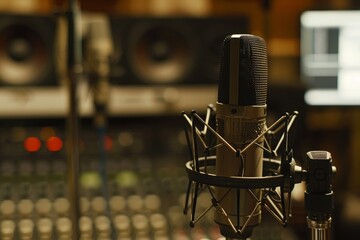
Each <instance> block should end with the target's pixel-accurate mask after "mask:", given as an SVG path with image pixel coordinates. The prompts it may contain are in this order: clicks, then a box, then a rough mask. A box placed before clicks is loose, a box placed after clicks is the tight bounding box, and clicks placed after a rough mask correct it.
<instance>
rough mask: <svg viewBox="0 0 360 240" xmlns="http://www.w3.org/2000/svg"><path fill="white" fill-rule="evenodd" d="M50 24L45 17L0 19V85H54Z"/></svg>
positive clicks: (53, 30) (52, 42) (3, 16)
mask: <svg viewBox="0 0 360 240" xmlns="http://www.w3.org/2000/svg"><path fill="white" fill-rule="evenodd" d="M53 20H54V19H53V18H51V17H47V16H32V15H0V23H1V24H0V85H3V86H17V87H20V86H33V85H37V86H39V85H49V84H51V85H52V84H53V83H56V79H55V69H54V45H55V44H54V32H55V26H56V24H55V21H53Z"/></svg>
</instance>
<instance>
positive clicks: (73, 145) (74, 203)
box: [67, 0, 82, 240]
mask: <svg viewBox="0 0 360 240" xmlns="http://www.w3.org/2000/svg"><path fill="white" fill-rule="evenodd" d="M68 4H69V6H68V7H69V11H68V13H67V19H68V23H67V24H68V77H69V82H68V84H69V85H68V87H69V115H68V123H67V124H68V129H67V130H68V133H67V134H68V145H67V147H68V168H67V169H68V170H67V171H68V172H67V178H68V191H69V200H70V216H71V221H72V239H73V240H77V239H80V238H79V237H80V236H79V218H80V206H79V127H78V120H79V119H78V118H79V116H78V115H79V114H78V99H77V84H78V79H79V74H80V73H81V70H82V69H81V48H80V44H81V42H80V39H79V37H78V31H77V21H78V17H79V16H78V15H79V14H80V10H79V7H78V3H77V1H76V0H69V2H68Z"/></svg>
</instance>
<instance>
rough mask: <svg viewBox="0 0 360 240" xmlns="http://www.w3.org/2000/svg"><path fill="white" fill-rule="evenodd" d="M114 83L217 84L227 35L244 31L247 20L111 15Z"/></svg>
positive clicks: (236, 18)
mask: <svg viewBox="0 0 360 240" xmlns="http://www.w3.org/2000/svg"><path fill="white" fill-rule="evenodd" d="M110 22H111V28H112V34H113V40H114V46H115V51H116V52H115V63H114V65H113V67H112V74H111V75H112V76H111V80H112V83H113V84H119V85H122V84H124V85H182V84H209V83H216V82H217V81H218V77H219V69H220V56H221V47H222V42H223V40H224V38H225V37H226V36H227V35H229V34H234V33H248V32H249V23H248V19H247V17H241V16H240V17H211V18H194V17H182V18H180V17H168V18H163V17H161V18H160V17H159V18H151V17H132V18H120V17H111V18H110Z"/></svg>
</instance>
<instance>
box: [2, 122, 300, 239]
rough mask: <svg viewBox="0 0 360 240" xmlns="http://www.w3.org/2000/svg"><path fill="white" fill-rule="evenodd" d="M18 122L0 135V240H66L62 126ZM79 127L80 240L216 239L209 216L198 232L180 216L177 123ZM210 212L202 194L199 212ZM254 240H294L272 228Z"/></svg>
mask: <svg viewBox="0 0 360 240" xmlns="http://www.w3.org/2000/svg"><path fill="white" fill-rule="evenodd" d="M18 121H19V120H16V121H6V122H5V123H3V126H2V128H1V129H0V131H1V139H0V141H1V145H0V147H1V148H0V150H1V159H2V160H1V170H0V171H1V174H0V175H1V176H0V178H1V181H0V188H1V190H0V192H1V195H0V222H1V223H0V236H1V239H21V240H23V239H42V240H45V239H47V240H49V239H71V234H72V228H73V227H74V226H73V225H72V223H71V220H70V202H69V199H68V185H67V153H66V144H67V143H66V142H67V141H66V131H65V126H66V121H64V120H63V119H62V120H58V119H57V120H51V119H50V120H49V119H43V120H39V119H38V120H28V121H25V122H24V120H21V124H20V123H19V125H18V124H17V122H18ZM80 126H81V127H80V129H81V130H80V166H81V167H80V168H81V169H80V179H79V191H80V193H79V195H80V199H79V206H80V216H81V217H80V219H79V229H80V230H79V231H80V237H81V239H84V240H85V239H142V240H145V239H149V240H150V239H159V240H162V239H174V240H186V239H189V240H192V239H194V240H195V239H196V240H197V239H198V240H200V239H221V235H220V233H219V230H218V226H217V225H216V224H215V223H214V222H213V214H212V213H208V214H207V215H205V217H204V218H202V219H201V220H200V221H199V222H198V223H197V224H196V227H195V228H190V227H189V221H190V217H189V216H187V215H184V213H183V210H184V202H185V191H186V188H187V184H188V179H187V176H186V174H185V167H184V163H185V162H186V161H187V160H188V158H189V156H188V149H187V146H186V140H185V136H184V135H183V128H182V122H181V121H180V117H178V116H170V117H164V116H162V117H142V118H140V117H136V118H135V117H132V118H118V119H111V120H110V122H109V124H108V128H107V129H106V132H105V134H104V135H99V131H98V130H99V129H96V128H95V127H94V126H93V124H92V120H91V119H85V120H82V121H81V123H80ZM99 136H104V141H102V143H103V144H100V143H101V141H100V140H99ZM210 205H211V198H210V196H208V193H205V192H204V193H202V194H200V196H199V198H198V210H199V212H200V211H203V210H205V209H206V208H208V207H209V206H210ZM264 221H268V220H267V217H266V216H264ZM253 237H254V239H297V238H296V235H295V234H294V233H293V232H292V231H291V230H290V229H284V228H282V227H281V226H280V225H278V224H277V223H276V222H269V223H266V224H263V225H262V226H259V228H257V229H256V230H255V232H254V236H253Z"/></svg>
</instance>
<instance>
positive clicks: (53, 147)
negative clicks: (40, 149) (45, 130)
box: [46, 136, 63, 152]
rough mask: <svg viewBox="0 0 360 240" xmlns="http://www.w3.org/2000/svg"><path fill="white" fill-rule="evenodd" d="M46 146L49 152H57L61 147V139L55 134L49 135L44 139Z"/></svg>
mask: <svg viewBox="0 0 360 240" xmlns="http://www.w3.org/2000/svg"><path fill="white" fill-rule="evenodd" d="M46 147H47V149H48V150H49V151H50V152H58V151H60V150H61V149H62V147H63V141H62V140H61V138H59V137H56V136H52V137H49V138H48V140H47V141H46Z"/></svg>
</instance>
